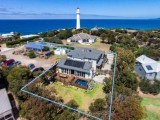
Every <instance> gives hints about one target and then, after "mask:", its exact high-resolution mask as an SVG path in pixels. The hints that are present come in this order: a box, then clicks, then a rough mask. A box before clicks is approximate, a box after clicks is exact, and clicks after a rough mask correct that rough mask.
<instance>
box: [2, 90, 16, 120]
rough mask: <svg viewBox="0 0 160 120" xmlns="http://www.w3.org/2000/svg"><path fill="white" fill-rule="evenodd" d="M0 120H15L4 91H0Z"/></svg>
mask: <svg viewBox="0 0 160 120" xmlns="http://www.w3.org/2000/svg"><path fill="white" fill-rule="evenodd" d="M0 120H15V119H14V116H13V113H12V107H11V104H10V101H9V98H8V94H7V91H6V89H0Z"/></svg>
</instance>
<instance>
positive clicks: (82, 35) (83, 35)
mask: <svg viewBox="0 0 160 120" xmlns="http://www.w3.org/2000/svg"><path fill="white" fill-rule="evenodd" d="M68 39H70V40H74V41H78V40H84V39H86V40H87V39H88V40H89V39H91V40H95V39H96V36H93V35H89V34H87V33H79V34H76V35H73V36H72V37H70V38H68Z"/></svg>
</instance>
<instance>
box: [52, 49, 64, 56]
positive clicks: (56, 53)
mask: <svg viewBox="0 0 160 120" xmlns="http://www.w3.org/2000/svg"><path fill="white" fill-rule="evenodd" d="M66 53H67V48H57V49H56V50H55V51H54V54H55V55H65V54H66Z"/></svg>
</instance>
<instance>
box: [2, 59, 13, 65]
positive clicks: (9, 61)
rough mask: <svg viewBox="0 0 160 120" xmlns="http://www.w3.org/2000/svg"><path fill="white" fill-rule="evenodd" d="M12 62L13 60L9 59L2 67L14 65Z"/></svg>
mask: <svg viewBox="0 0 160 120" xmlns="http://www.w3.org/2000/svg"><path fill="white" fill-rule="evenodd" d="M14 62H15V60H14V59H9V60H7V61H5V62H3V65H4V66H8V65H9V64H12V63H14Z"/></svg>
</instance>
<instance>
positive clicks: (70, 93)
mask: <svg viewBox="0 0 160 120" xmlns="http://www.w3.org/2000/svg"><path fill="white" fill-rule="evenodd" d="M52 88H55V89H56V91H57V96H59V97H62V98H63V99H64V102H65V103H67V102H68V101H70V100H71V99H74V100H75V101H76V102H77V103H78V105H79V109H81V110H84V111H88V107H89V105H90V103H91V102H93V101H94V100H95V99H97V98H105V93H104V92H103V90H102V88H103V85H102V84H99V83H96V84H95V86H94V89H93V90H91V91H87V90H84V89H80V88H77V87H74V86H64V85H62V83H60V82H55V83H53V84H50V85H49V86H47V89H50V90H51V89H52Z"/></svg>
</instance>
